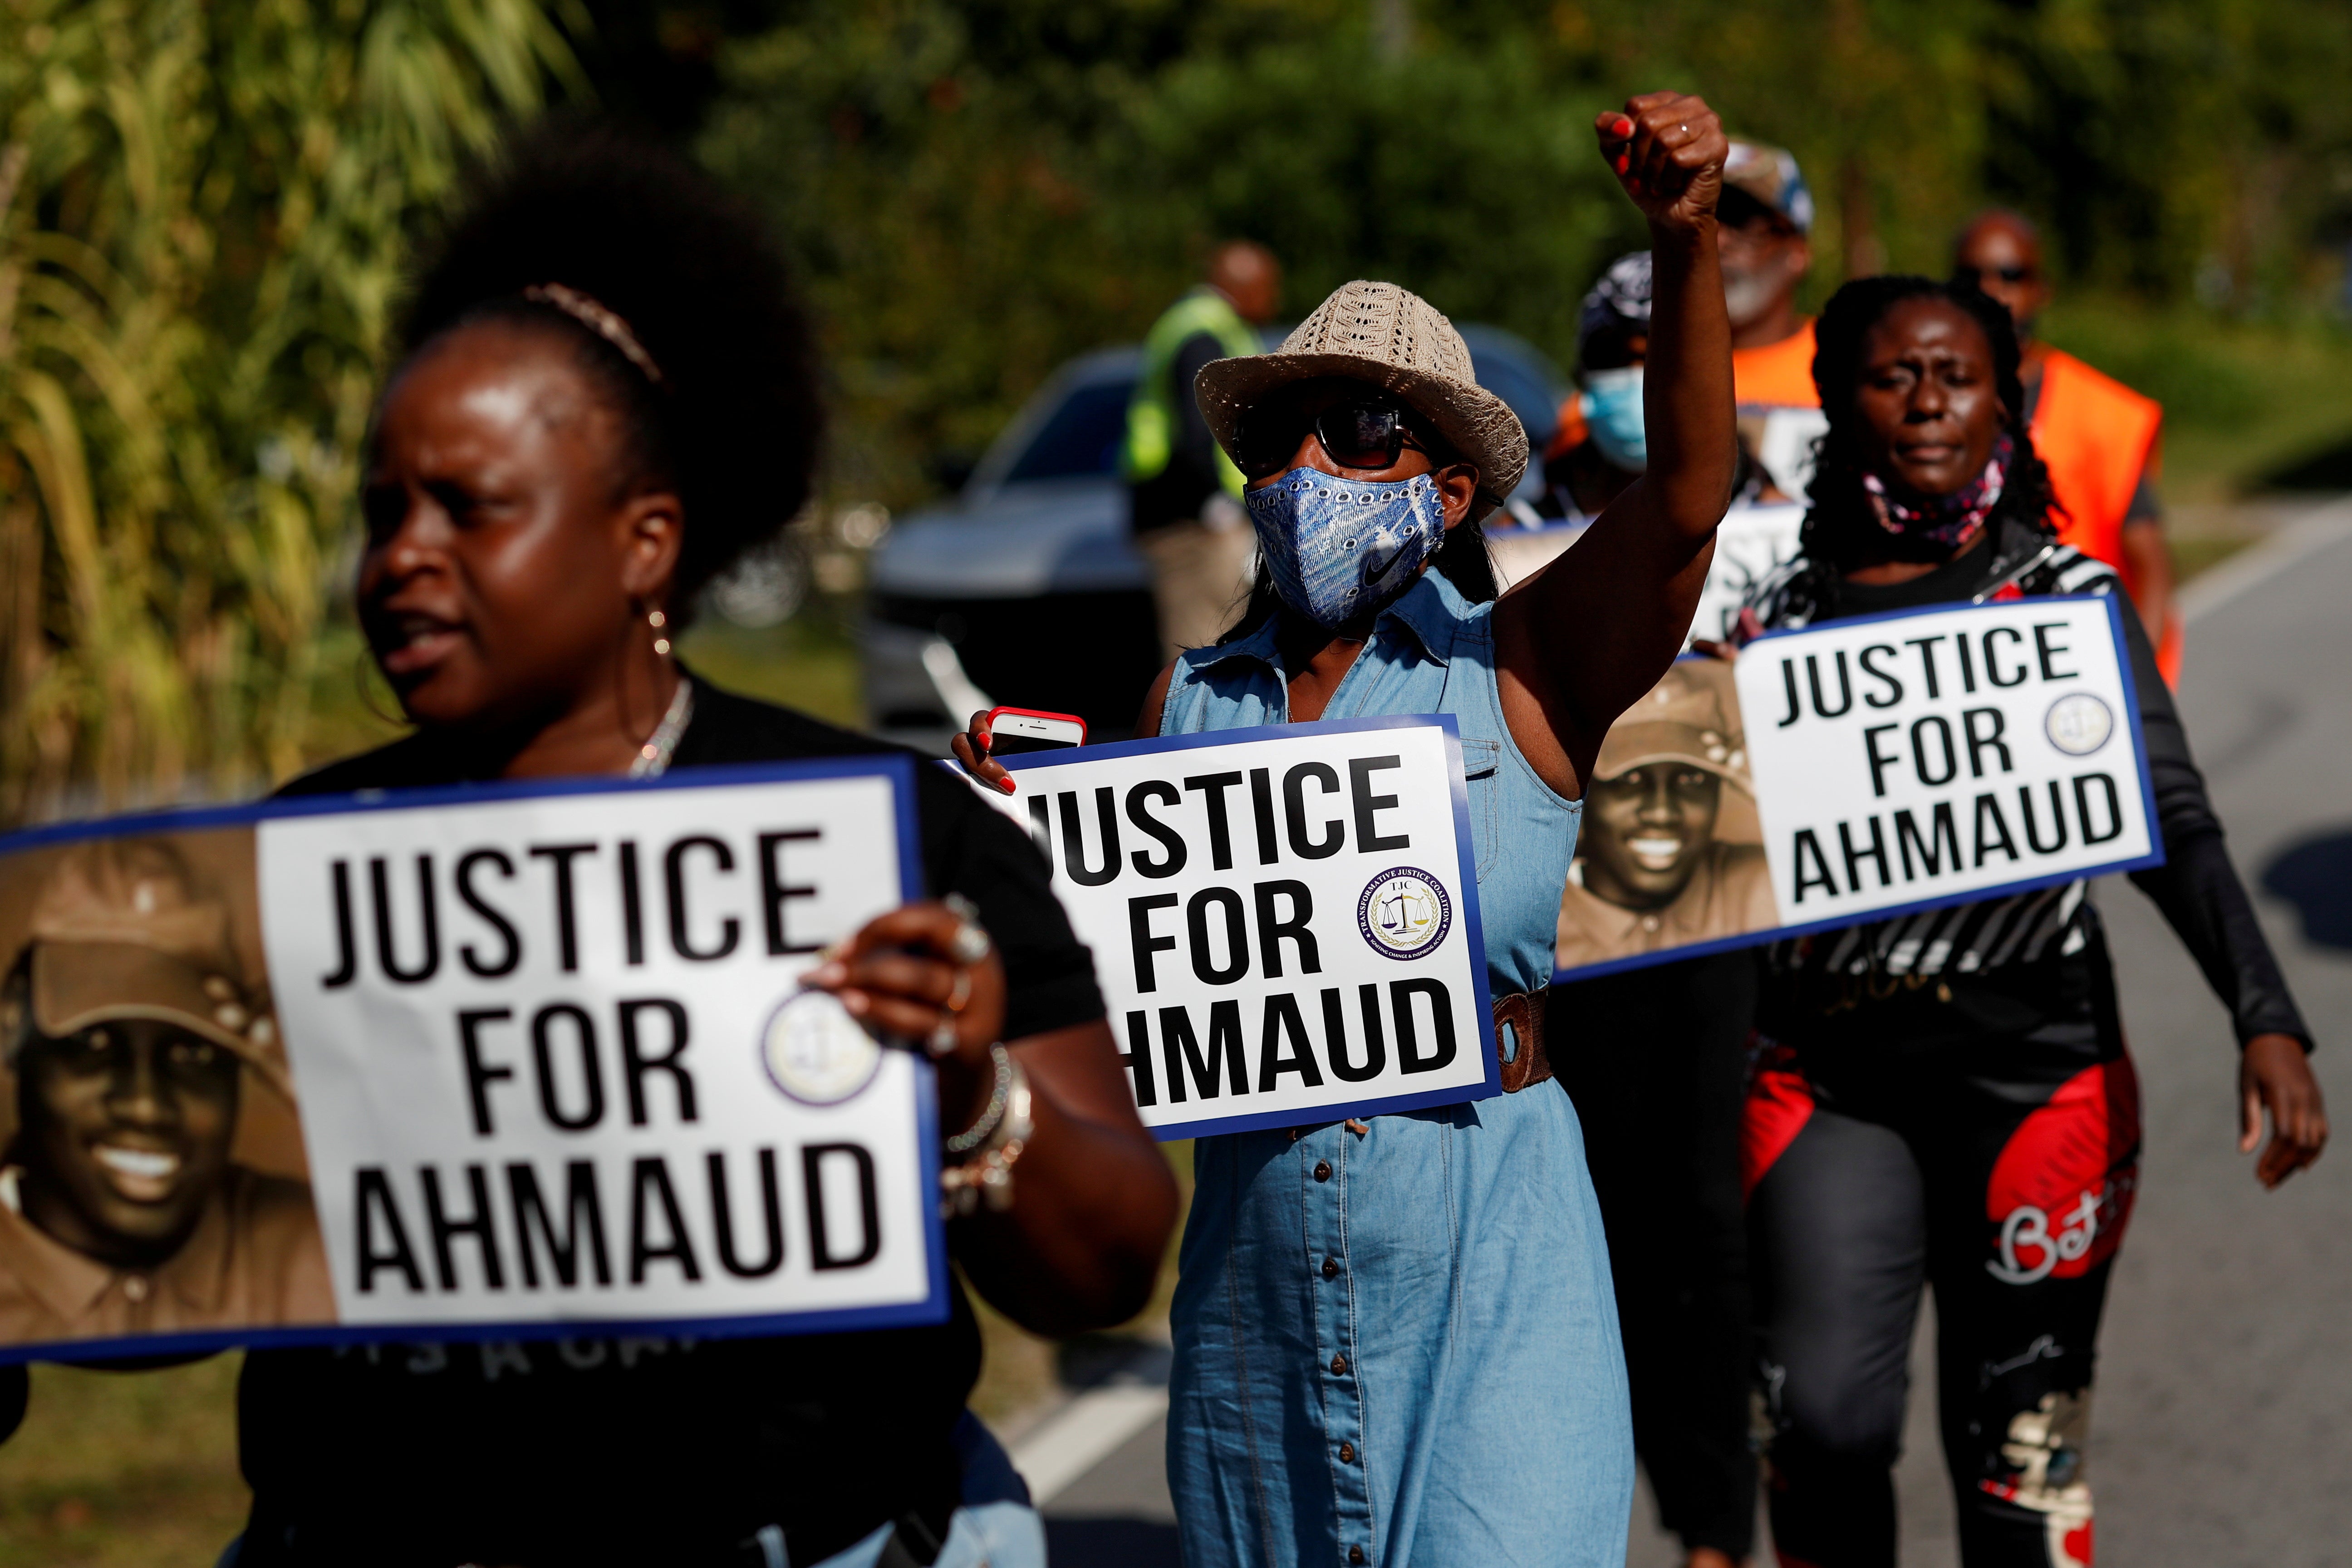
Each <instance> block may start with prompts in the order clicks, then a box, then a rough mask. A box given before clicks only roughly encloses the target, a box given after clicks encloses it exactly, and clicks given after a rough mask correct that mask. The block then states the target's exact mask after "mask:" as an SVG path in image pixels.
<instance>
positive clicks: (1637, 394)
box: [1584, 364, 1650, 474]
mask: <svg viewBox="0 0 2352 1568" xmlns="http://www.w3.org/2000/svg"><path fill="white" fill-rule="evenodd" d="M1584 427H1585V428H1586V429H1587V430H1589V431H1591V434H1592V444H1593V445H1594V446H1596V447H1600V448H1601V456H1602V457H1604V458H1608V459H1609V460H1610V461H1611V462H1612V463H1614V464H1616V465H1617V467H1619V468H1624V469H1627V470H1628V471H1630V472H1633V473H1636V474H1638V473H1641V472H1642V471H1643V470H1644V469H1646V468H1648V467H1649V466H1650V437H1649V432H1648V430H1647V429H1645V428H1644V427H1643V424H1642V367H1641V366H1640V365H1638V364H1633V365H1627V366H1625V367H1624V368H1623V369H1622V370H1590V371H1587V372H1585V373H1584Z"/></svg>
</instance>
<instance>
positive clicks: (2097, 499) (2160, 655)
mask: <svg viewBox="0 0 2352 1568" xmlns="http://www.w3.org/2000/svg"><path fill="white" fill-rule="evenodd" d="M2163 426H2164V409H2163V406H2162V405H2159V404H2158V403H2157V402H2156V401H2155V399H2153V398H2148V397H2143V396H2141V395H2139V394H2138V393H2137V392H2134V391H2133V390H2132V389H2131V388H2130V387H2128V386H2126V385H2125V384H2123V383H2121V382H2119V381H2116V379H2114V378H2113V377H2112V376H2105V375H2102V374H2099V373H2098V372H2097V371H2095V370H2093V369H2092V368H2091V367H2090V366H2089V365H2087V364H2084V363H2083V362H2082V361H2081V360H2078V359H2076V358H2075V357H2074V355H2072V354H2069V353H2060V352H2059V351H2058V350H2056V349H2052V350H2050V351H2048V353H2047V354H2046V355H2045V356H2044V358H2043V360H2042V395H2041V396H2040V397H2039V398H2037V399H2035V401H2034V405H2033V449H2034V451H2035V452H2036V453H2038V454H2039V455H2040V456H2041V458H2042V466H2043V467H2044V468H2048V469H2049V470H2050V493H2051V495H2052V497H2053V499H2054V500H2056V501H2057V503H2058V505H2059V506H2060V508H2061V509H2063V513H2064V515H2063V516H2062V517H2061V518H2060V519H2059V530H2058V537H2059V538H2060V540H2062V541H2063V542H2065V543H2068V544H2071V545H2073V546H2074V548H2075V549H2077V550H2080V551H2081V552H2083V553H2084V554H2085V555H2095V556H2096V557H2098V558H2099V559H2100V560H2102V561H2104V562H2105V563H2107V564H2108V565H2110V566H2112V567H2114V568H2115V569H2116V571H2117V572H2119V573H2121V574H2123V577H2124V586H2125V588H2126V589H2127V590H2132V591H2135V592H2136V591H2137V588H2138V586H2139V584H2137V583H2135V582H2133V581H2132V578H2131V568H2130V566H2129V565H2128V564H2127V563H2126V562H2125V560H2124V518H2125V516H2126V514H2127V513H2128V512H2129V511H2130V510H2131V500H2132V493H2133V492H2134V491H2135V490H2137V489H2138V488H2139V480H2140V475H2141V474H2142V473H2143V472H2146V473H2148V474H2151V475H2153V474H2154V473H2155V471H2156V468H2157V465H2158V458H2159V456H2160V453H2159V450H2158V437H2159V436H2160V435H2161V434H2162V431H2163ZM2156 662H2157V668H2159V669H2160V670H2162V671H2163V672H2164V679H2165V681H2166V683H2167V684H2168V685H2169V684H2173V683H2175V682H2177V681H2178V680H2179V677H2180V623H2179V617H2178V616H2175V617H2174V618H2173V619H2172V621H2171V622H2170V623H2168V625H2167V626H2165V628H2164V642H2163V645H2162V646H2161V647H2158V649H2157V650H2156Z"/></svg>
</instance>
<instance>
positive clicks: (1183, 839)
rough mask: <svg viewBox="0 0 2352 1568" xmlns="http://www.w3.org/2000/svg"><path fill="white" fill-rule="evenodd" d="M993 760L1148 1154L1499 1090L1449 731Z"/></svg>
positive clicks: (1404, 721) (1363, 730)
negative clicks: (1071, 933)
mask: <svg viewBox="0 0 2352 1568" xmlns="http://www.w3.org/2000/svg"><path fill="white" fill-rule="evenodd" d="M1003 762H1004V763H1005V766H1006V767H1007V768H1008V769H1010V770H1011V771H1012V772H1013V776H1014V779H1015V780H1016V782H1017V784H1018V790H1017V792H1016V793H1015V794H1014V795H1012V796H1010V797H1007V796H1005V795H1001V794H998V793H996V792H994V791H991V790H982V792H981V795H982V798H983V799H986V800H988V801H989V802H990V804H992V805H995V806H996V807H997V808H998V809H999V810H1001V811H1003V812H1005V813H1006V814H1007V815H1009V816H1012V817H1013V820H1014V821H1016V822H1018V823H1019V824H1021V825H1022V826H1024V827H1025V828H1027V829H1028V830H1029V832H1030V833H1031V835H1032V837H1034V839H1035V840H1036V842H1037V843H1038V845H1039V846H1040V847H1041V848H1043V849H1044V850H1045V853H1046V855H1047V857H1048V858H1049V859H1050V860H1051V862H1052V865H1053V874H1054V887H1055V892H1056V893H1058V894H1059V895H1060V897H1061V900H1062V903H1063V907H1064V908H1066V910H1068V911H1069V914H1070V921H1071V924H1072V925H1073V926H1074V927H1075V928H1076V931H1077V934H1078V936H1079V939H1080V940H1081V941H1083V942H1086V943H1087V945H1088V946H1089V947H1091V948H1092V949H1093V950H1094V954H1095V970H1096V974H1097V980H1098V982H1099V983H1100V984H1101V986H1102V988H1103V995H1104V1001H1105V1003H1106V1005H1108V1010H1109V1014H1110V1022H1111V1028H1112V1032H1113V1033H1114V1034H1115V1035H1117V1036H1118V1041H1119V1048H1120V1051H1121V1054H1122V1056H1123V1058H1124V1059H1125V1061H1126V1064H1127V1069H1128V1079H1129V1086H1130V1088H1131V1089H1133V1090H1134V1093H1135V1099H1136V1109H1137V1111H1138V1113H1139V1114H1140V1115H1141V1117H1142V1118H1143V1121H1144V1124H1145V1125H1146V1126H1148V1127H1150V1128H1151V1130H1152V1131H1153V1132H1154V1133H1155V1134H1156V1135H1157V1136H1159V1137H1161V1138H1191V1137H1195V1136H1199V1135H1201V1134H1203V1133H1212V1132H1232V1131H1244V1130H1247V1129H1250V1128H1255V1127H1295V1126H1299V1125H1301V1124H1305V1123H1310V1122H1314V1121H1333V1120H1337V1119H1339V1118H1341V1117H1346V1116H1358V1115H1362V1116H1370V1115H1376V1114H1379V1113H1381V1112H1384V1111H1391V1110H1411V1109H1413V1108H1416V1107H1420V1106H1428V1105H1444V1104H1451V1103H1454V1102H1457V1101H1461V1100H1475V1099H1480V1098H1483V1097H1484V1096H1486V1095H1490V1094H1498V1093H1500V1092H1501V1091H1502V1089H1501V1082H1500V1068H1499V1064H1498V1063H1497V1061H1496V1052H1495V1046H1494V1037H1493V1031H1494V1026H1493V1016H1492V1011H1491V1007H1490V1002H1489V997H1488V994H1487V983H1486V941H1485V936H1484V934H1483V931H1482V930H1481V928H1480V924H1479V918H1478V878H1477V851H1476V847H1475V845H1474V843H1473V841H1472V837H1471V829H1470V821H1471V814H1470V795H1469V791H1470V790H1471V789H1473V788H1486V787H1491V786H1489V785H1484V784H1481V785H1473V784H1469V783H1468V782H1467V781H1466V779H1465V774H1464V772H1463V766H1462V742H1461V737H1460V734H1459V731H1457V729H1456V727H1455V721H1454V717H1453V715H1451V714H1443V713H1440V714H1418V715H1400V716H1394V717H1385V718H1381V719H1376V720H1365V721H1353V722H1326V723H1316V724H1286V725H1276V726H1268V727H1265V728H1263V729H1250V730H1227V731H1214V732H1211V733H1207V734H1199V735H1179V736H1167V737H1162V738H1160V739H1158V740H1150V741H1131V742H1123V743H1120V744H1115V745H1104V746H1087V747H1082V748H1077V749H1074V750H1070V751H1063V752H1031V753H1028V754H1025V755H1019V756H1012V757H1006V758H1004V759H1003ZM1383 889H1386V892H1385V894H1384V893H1383Z"/></svg>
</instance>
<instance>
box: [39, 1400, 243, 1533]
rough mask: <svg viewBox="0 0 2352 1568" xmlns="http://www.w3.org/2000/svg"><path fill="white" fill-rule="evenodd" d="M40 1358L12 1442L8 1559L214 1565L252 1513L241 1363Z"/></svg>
mask: <svg viewBox="0 0 2352 1568" xmlns="http://www.w3.org/2000/svg"><path fill="white" fill-rule="evenodd" d="M239 1364H240V1358H239V1357H237V1356H236V1355H222V1356H215V1357H213V1358H211V1359H210V1360H208V1361H202V1362H197V1363H194V1364H193V1365H189V1366H181V1367H173V1368H170V1369H168V1370H166V1371H162V1372H144V1373H121V1372H97V1371H90V1370H86V1369H83V1368H79V1367H67V1366H36V1367H35V1368H33V1397H32V1403H31V1405H30V1406H29V1407H28V1408H27V1410H26V1415H25V1425H24V1426H23V1427H22V1428H20V1429H19V1430H18V1431H17V1433H16V1436H14V1437H12V1438H11V1439H9V1441H8V1443H7V1446H6V1447H0V1568H163V1565H167V1564H168V1565H172V1568H178V1565H181V1564H186V1565H188V1568H204V1565H207V1564H210V1563H212V1562H213V1561H214V1560H215V1558H217V1557H218V1556H219V1555H220V1552H221V1548H222V1547H224V1546H226V1544H227V1543H228V1541H229V1539H230V1537H232V1536H234V1535H235V1534H236V1532H237V1531H238V1530H240V1529H241V1528H243V1526H244V1523H245V1515H246V1510H247V1505H248V1502H249V1500H250V1497H249V1494H248V1493H247V1490H246V1488H245V1482H244V1480H243V1479H242V1478H240V1477H239V1476H238V1474H237V1469H236V1372H237V1367H238V1366H239Z"/></svg>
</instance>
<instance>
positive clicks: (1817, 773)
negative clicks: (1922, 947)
mask: <svg viewBox="0 0 2352 1568" xmlns="http://www.w3.org/2000/svg"><path fill="white" fill-rule="evenodd" d="M1735 673H1736V676H1737V679H1738V693H1739V710H1740V713H1741V716H1742V717H1743V719H1744V721H1745V726H1744V727H1745V732H1746V744H1747V752H1748V763H1749V766H1750V768H1751V769H1752V771H1753V774H1754V778H1755V788H1756V805H1757V811H1758V815H1759V817H1760V818H1761V821H1762V825H1763V837H1764V853H1765V857H1766V858H1767V860H1768V861H1769V865H1770V867H1771V877H1772V890H1773V895H1774V898H1775V900H1776V901H1777V903H1778V905H1779V909H1780V920H1781V923H1782V926H1783V927H1784V928H1807V929H1811V928H1818V927H1822V926H1842V925H1848V924H1852V923H1853V922H1854V921H1859V920H1863V919H1865V918H1868V917H1872V916H1877V915H1884V914H1889V913H1893V912H1895V911H1898V910H1911V909H1919V908H1926V907H1929V906H1933V905H1937V904H1948V903H1957V902H1960V901H1964V900H1969V899H1973V898H1981V897H1985V896H1988V895H1990V894H1992V893H1996V892H2011V891H2016V890H2019V889H2026V888H2032V887H2036V886H2042V885H2046V884H2049V883H2053V882H2060V881H2067V880H2071V879H2074V878H2077V877H2084V876H2090V875H2093V874H2095V873H2100V872H2105V871H2116V870H2128V869H2134V868H2139V867H2142V866H2147V865H2153V864H2155V863H2157V862H2158V861H2160V860H2161V859H2162V858H2163V848H2162V844H2161V841H2160V839H2159V838H2158V834H2157V830H2156V808H2155V802H2154V799H2153V797H2152V795H2151V794H2150V790H2149V785H2148V782H2147V753H2146V749H2145V746H2144V744H2143V742H2142V740H2141V737H2140V731H2139V709H2138V704H2137V697H2136V694H2135V691H2134V689H2133V684H2132V674H2131V668H2130V665H2129V663H2128V662H2127V660H2126V658H2125V656H2124V641H2123V628H2122V620H2121V614H2120V610H2119V608H2118V606H2117V605H2116V601H2115V600H2113V599H2112V598H2104V597H2081V598H2030V599H2018V600H2013V601H2010V602H2008V603H2002V604H1990V605H1968V606H1958V607H1949V608H1947V607H1941V606H1937V607H1931V608H1928V609H1923V610H1916V611H1906V612H1900V613H1896V614H1893V615H1886V616H1859V617H1856V618H1854V619H1852V620H1842V621H1833V622H1831V623H1828V624H1826V625H1823V626H1818V627H1814V628H1811V629H1808V630H1804V631H1795V632H1785V633H1772V634H1769V635H1767V636H1765V637H1759V638H1758V639H1757V640H1756V641H1754V642H1752V643H1750V644H1749V645H1748V647H1746V648H1745V649H1743V650H1742V651H1741V653H1740V655H1739V661H1738V667H1737V669H1736V672H1735ZM1764 934H1772V933H1764Z"/></svg>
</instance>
